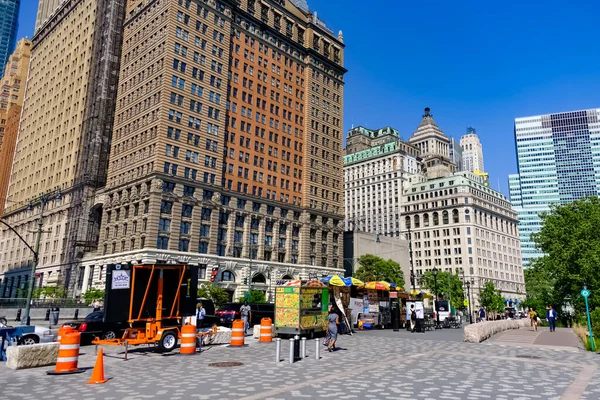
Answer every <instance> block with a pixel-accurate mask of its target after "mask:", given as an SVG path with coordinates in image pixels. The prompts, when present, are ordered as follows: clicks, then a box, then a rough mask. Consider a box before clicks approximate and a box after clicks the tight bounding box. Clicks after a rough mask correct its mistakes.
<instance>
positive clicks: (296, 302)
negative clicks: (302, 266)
mask: <svg viewBox="0 0 600 400" xmlns="http://www.w3.org/2000/svg"><path fill="white" fill-rule="evenodd" d="M328 310H329V288H328V286H327V285H325V284H324V283H322V282H319V281H317V280H312V281H301V280H295V281H284V282H281V283H280V284H278V285H277V286H276V287H275V331H276V332H277V334H278V335H279V336H290V335H299V336H310V337H313V336H314V334H315V333H317V332H324V331H327V314H328Z"/></svg>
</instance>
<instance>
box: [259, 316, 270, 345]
mask: <svg viewBox="0 0 600 400" xmlns="http://www.w3.org/2000/svg"><path fill="white" fill-rule="evenodd" d="M271 341H273V321H271V318H263V319H261V320H260V340H259V342H261V343H270V342H271Z"/></svg>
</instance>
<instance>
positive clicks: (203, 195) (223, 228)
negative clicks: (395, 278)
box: [82, 0, 346, 297]
mask: <svg viewBox="0 0 600 400" xmlns="http://www.w3.org/2000/svg"><path fill="white" fill-rule="evenodd" d="M140 4H141V5H140ZM343 52H344V43H343V37H342V34H341V32H340V33H339V34H338V35H334V34H333V32H332V31H330V30H329V29H328V28H327V26H326V25H325V23H323V22H322V21H321V20H319V19H318V18H317V16H316V13H315V14H311V13H310V12H309V10H308V7H307V5H306V2H305V1H302V0H293V1H275V0H268V1H254V0H242V1H239V2H229V1H193V0H150V1H146V2H144V3H143V4H142V3H140V2H134V1H129V2H128V4H127V17H126V21H125V33H124V39H123V55H122V63H121V72H120V82H119V94H118V100H117V109H116V118H115V124H114V133H113V143H112V148H111V155H110V166H109V174H108V183H107V188H106V191H105V194H104V200H103V201H104V204H103V217H102V229H101V232H100V246H99V249H98V251H97V253H96V254H90V256H89V257H87V258H86V260H85V261H84V263H83V264H84V266H85V274H84V279H83V283H82V288H83V290H86V289H87V288H88V287H89V286H90V285H92V284H94V285H103V281H102V279H103V277H104V271H105V267H106V266H107V265H110V264H116V263H128V262H131V263H140V262H141V263H145V264H152V263H187V264H194V265H200V267H201V269H200V279H202V280H204V279H207V278H208V274H207V273H206V271H207V270H209V271H211V270H212V269H213V268H218V269H219V272H218V275H217V284H219V285H221V287H223V288H225V289H226V290H227V291H229V292H230V294H231V296H232V297H234V296H239V295H241V294H242V293H243V292H244V291H246V290H248V288H249V285H250V284H251V286H252V288H253V289H257V288H258V289H261V290H264V291H265V292H270V291H271V290H270V289H272V288H273V286H274V284H275V282H276V281H277V280H279V279H282V278H290V277H293V278H307V277H308V276H320V275H327V274H330V273H340V272H341V271H342V270H341V268H342V240H343V238H342V232H343V193H342V180H343V174H342V167H343V164H342V140H343V138H342V120H343V85H344V81H343V77H344V74H345V72H346V70H345V69H344V68H343Z"/></svg>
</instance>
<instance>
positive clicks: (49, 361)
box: [6, 342, 59, 369]
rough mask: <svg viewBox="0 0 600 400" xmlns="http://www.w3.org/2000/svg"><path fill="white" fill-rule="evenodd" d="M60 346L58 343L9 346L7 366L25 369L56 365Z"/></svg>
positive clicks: (7, 349)
mask: <svg viewBox="0 0 600 400" xmlns="http://www.w3.org/2000/svg"><path fill="white" fill-rule="evenodd" d="M58 346H59V344H58V343H57V342H54V343H42V344H32V345H28V346H8V347H7V348H6V358H7V361H6V366H7V367H8V368H11V369H25V368H35V367H43V366H46V365H55V364H56V357H57V355H58Z"/></svg>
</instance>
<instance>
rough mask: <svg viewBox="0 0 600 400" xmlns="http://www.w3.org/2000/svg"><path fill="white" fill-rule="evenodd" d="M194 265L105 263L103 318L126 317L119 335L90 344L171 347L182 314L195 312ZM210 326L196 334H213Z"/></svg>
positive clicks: (177, 333) (174, 343)
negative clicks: (208, 330)
mask: <svg viewBox="0 0 600 400" xmlns="http://www.w3.org/2000/svg"><path fill="white" fill-rule="evenodd" d="M197 291H198V267H197V266H189V265H134V266H132V265H128V264H115V265H109V266H108V268H107V271H106V291H105V299H104V321H105V322H123V321H127V323H128V325H129V327H128V328H127V329H125V331H124V332H123V336H122V337H121V338H116V339H104V340H102V339H99V338H96V339H94V341H93V342H92V343H93V344H105V345H114V346H121V345H125V346H137V345H140V344H154V345H156V346H158V349H159V350H160V351H163V352H168V351H171V350H173V349H174V348H175V347H176V346H177V342H178V340H179V339H180V338H181V324H182V320H183V318H184V317H188V316H192V315H195V310H196V298H197ZM215 331H216V326H215V327H213V330H212V331H210V332H206V333H200V334H213V333H215Z"/></svg>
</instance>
